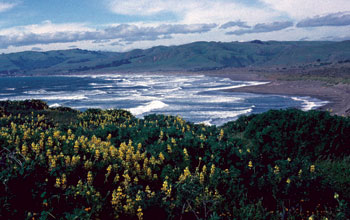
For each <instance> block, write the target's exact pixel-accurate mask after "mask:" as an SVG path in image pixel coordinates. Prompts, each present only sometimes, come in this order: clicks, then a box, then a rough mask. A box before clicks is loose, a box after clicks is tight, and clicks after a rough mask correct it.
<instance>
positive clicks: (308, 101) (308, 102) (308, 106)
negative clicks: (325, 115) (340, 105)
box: [291, 97, 328, 111]
mask: <svg viewBox="0 0 350 220" xmlns="http://www.w3.org/2000/svg"><path fill="white" fill-rule="evenodd" d="M291 98H292V99H293V100H294V101H299V102H302V106H301V109H302V110H303V111H309V110H312V109H316V108H319V107H321V106H323V105H325V104H327V103H328V101H321V100H317V101H316V100H312V98H310V97H291Z"/></svg>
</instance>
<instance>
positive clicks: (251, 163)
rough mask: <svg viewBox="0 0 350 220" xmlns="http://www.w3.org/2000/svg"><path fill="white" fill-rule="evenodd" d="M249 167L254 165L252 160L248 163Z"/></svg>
mask: <svg viewBox="0 0 350 220" xmlns="http://www.w3.org/2000/svg"><path fill="white" fill-rule="evenodd" d="M248 167H249V169H251V168H252V167H253V162H252V161H251V160H250V161H249V163H248Z"/></svg>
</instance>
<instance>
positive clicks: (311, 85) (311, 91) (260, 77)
mask: <svg viewBox="0 0 350 220" xmlns="http://www.w3.org/2000/svg"><path fill="white" fill-rule="evenodd" d="M204 74H205V75H210V76H220V77H228V78H230V79H232V80H245V81H246V80H249V81H265V82H269V83H267V84H263V85H256V86H247V87H241V88H234V89H230V90H227V91H230V92H248V93H257V94H276V95H290V96H310V97H314V98H318V99H320V100H322V101H328V102H329V103H328V104H326V105H324V106H322V107H320V108H319V110H327V111H330V112H332V114H336V115H340V116H350V85H349V84H337V85H327V84H326V83H325V82H322V81H312V80H295V81H287V80H280V79H278V78H279V77H276V75H274V74H265V73H259V72H255V73H254V72H253V73H252V72H246V73H238V72H236V71H232V72H230V71H225V72H219V73H218V72H211V73H208V72H207V73H204Z"/></svg>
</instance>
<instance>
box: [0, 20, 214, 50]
mask: <svg viewBox="0 0 350 220" xmlns="http://www.w3.org/2000/svg"><path fill="white" fill-rule="evenodd" d="M53 26H54V25H53ZM216 26H217V25H216V24H190V25H186V24H163V25H158V26H154V27H152V26H138V25H131V24H120V25H117V26H112V27H107V28H105V29H103V30H93V31H91V30H86V31H84V30H81V31H57V32H41V31H39V32H37V33H35V32H33V31H31V32H24V33H23V32H17V33H12V34H7V35H0V48H3V49H4V48H8V47H9V46H16V47H19V46H26V45H36V44H52V43H67V42H77V41H86V40H92V41H95V42H96V43H101V42H103V41H107V40H112V39H119V40H120V41H124V42H135V41H154V40H158V39H169V38H171V37H172V35H174V34H194V33H203V32H208V31H210V30H211V29H213V28H215V27H216Z"/></svg>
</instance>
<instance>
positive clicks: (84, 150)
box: [0, 100, 350, 219]
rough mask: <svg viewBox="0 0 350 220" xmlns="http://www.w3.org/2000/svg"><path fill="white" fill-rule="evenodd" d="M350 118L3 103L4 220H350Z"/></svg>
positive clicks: (0, 197) (0, 180)
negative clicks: (204, 120)
mask: <svg viewBox="0 0 350 220" xmlns="http://www.w3.org/2000/svg"><path fill="white" fill-rule="evenodd" d="M349 146H350V118H344V117H339V116H331V115H330V114H329V113H328V112H319V111H309V112H303V111H300V110H295V109H288V110H271V111H268V112H266V113H263V114H258V115H249V116H243V117H240V118H239V119H238V120H236V121H233V122H229V123H227V124H225V125H223V126H222V127H215V126H205V125H198V124H193V123H189V122H186V121H184V120H183V119H182V118H180V117H178V116H177V117H175V116H165V115H149V116H146V117H145V118H144V119H137V118H135V117H134V116H133V115H131V114H130V113H129V112H127V111H124V110H99V109H90V110H87V111H85V112H78V111H75V110H72V109H69V108H54V109H51V108H48V106H47V105H46V103H44V102H41V101H37V100H31V101H24V102H20V101H7V102H0V165H1V170H0V205H1V207H0V218H2V219H118V218H120V219H349V218H350V204H349V203H348V202H349V201H350V190H349V189H350V178H349V177H350V163H349V160H350V148H349Z"/></svg>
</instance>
